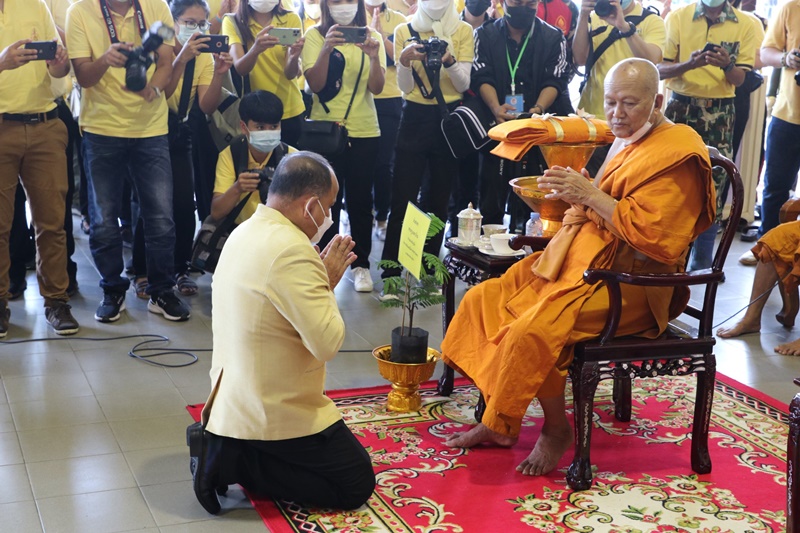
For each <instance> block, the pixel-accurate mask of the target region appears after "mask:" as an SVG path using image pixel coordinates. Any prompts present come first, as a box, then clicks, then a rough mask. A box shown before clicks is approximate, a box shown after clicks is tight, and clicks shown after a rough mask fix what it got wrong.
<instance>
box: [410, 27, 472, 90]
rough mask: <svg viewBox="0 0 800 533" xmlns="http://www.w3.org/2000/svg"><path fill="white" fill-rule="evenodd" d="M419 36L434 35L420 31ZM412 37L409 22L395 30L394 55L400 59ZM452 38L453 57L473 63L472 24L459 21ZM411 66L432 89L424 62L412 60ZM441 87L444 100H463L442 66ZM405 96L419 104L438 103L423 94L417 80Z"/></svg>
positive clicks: (427, 36)
mask: <svg viewBox="0 0 800 533" xmlns="http://www.w3.org/2000/svg"><path fill="white" fill-rule="evenodd" d="M419 36H420V38H422V39H423V40H427V39H429V38H431V37H433V32H420V34H419ZM410 38H411V32H410V31H409V29H408V24H401V25H399V26H398V27H397V28H396V29H395V30H394V57H396V58H398V59H399V58H400V54H401V53H402V52H403V48H405V47H406V45H407V44H408V43H407V42H406V41H408V40H409V39H410ZM451 40H452V41H453V42H452V43H449V44H450V50H451V53H452V54H453V59H455V60H456V61H458V62H459V63H460V62H462V61H469V62H470V63H472V60H473V58H474V57H475V39H474V38H473V36H472V26H470V25H469V24H468V23H466V22H464V21H463V20H462V21H459V23H458V29H457V30H456V32H455V33H454V34H453V37H452V39H451ZM411 66H412V67H413V68H414V70H416V71H417V74H418V75H419V77H420V79H421V80H422V81H423V83H425V89H427V90H430V88H431V87H430V84H429V83H428V75H427V74H426V73H425V68H424V67H423V66H422V62H421V61H412V62H411ZM439 87H440V88H441V89H442V96H444V101H445V102H447V103H448V104H450V103H452V102H456V101H458V100H461V96H462V95H461V93H460V92H458V91H457V90H456V88H455V87H453V82H452V81H450V76H448V75H447V69H446V68H444V67H442V70H441V73H440V74H439ZM403 98H405V99H406V100H408V101H409V102H414V103H417V104H423V105H438V103H437V102H436V99H435V98H432V99H430V100H428V99H426V98H425V97H424V96H422V93H421V92H419V87H417V84H416V82H414V89H412V91H411V92H410V93H408V94H403Z"/></svg>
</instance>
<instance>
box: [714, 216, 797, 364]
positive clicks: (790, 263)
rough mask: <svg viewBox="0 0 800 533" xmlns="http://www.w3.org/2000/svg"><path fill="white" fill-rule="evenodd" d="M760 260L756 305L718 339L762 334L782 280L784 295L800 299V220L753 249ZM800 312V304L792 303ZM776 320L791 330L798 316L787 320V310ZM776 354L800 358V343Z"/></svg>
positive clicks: (774, 230)
mask: <svg viewBox="0 0 800 533" xmlns="http://www.w3.org/2000/svg"><path fill="white" fill-rule="evenodd" d="M753 255H755V256H756V259H758V264H757V266H756V275H755V277H754V278H753V289H752V292H751V296H750V301H751V302H753V303H752V304H751V305H750V306H749V307H748V308H747V311H746V312H745V314H744V317H742V319H741V320H740V321H739V322H737V323H736V325H734V326H733V327H730V328H719V329H718V330H717V335H718V336H719V337H722V338H723V339H729V338H731V337H738V336H739V335H745V334H747V333H758V332H759V331H761V315H762V314H763V312H764V306H765V305H766V304H767V299H769V294H770V293H771V292H772V289H773V288H774V287H775V284H776V283H777V282H778V280H780V283H781V290H782V292H783V293H784V294H785V295H786V296H787V297H788V298H789V299H791V300H794V299H795V298H796V297H797V287H798V285H800V220H798V221H793V222H786V223H784V224H781V225H780V226H778V227H775V228H772V229H771V230H769V231H768V232H767V233H766V234H764V236H763V237H761V238H760V239H759V240H758V242H757V243H756V245H755V246H754V247H753ZM785 301H786V300H785ZM790 307H794V309H797V302H796V301H793V302H790ZM775 318H777V319H778V322H780V323H781V324H783V325H784V326H785V327H787V328H791V327H792V326H793V325H794V318H795V317H794V315H792V316H787V315H786V308H784V309H783V310H782V311H781V312H780V313H778V314H777V315H776V316H775ZM775 352H776V353H779V354H781V355H800V339H795V340H793V341H791V342H787V343H784V344H779V345H778V346H776V347H775Z"/></svg>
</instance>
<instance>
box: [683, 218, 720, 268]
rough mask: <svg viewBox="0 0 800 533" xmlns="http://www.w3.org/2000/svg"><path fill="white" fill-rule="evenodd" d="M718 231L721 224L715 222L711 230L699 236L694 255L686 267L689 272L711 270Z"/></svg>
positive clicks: (693, 247) (690, 257)
mask: <svg viewBox="0 0 800 533" xmlns="http://www.w3.org/2000/svg"><path fill="white" fill-rule="evenodd" d="M718 231H719V222H714V223H713V224H711V227H710V228H708V229H707V230H705V231H704V232H703V233H701V234H700V235H698V236H697V239H695V241H694V245H693V246H692V253H691V255H690V256H689V264H688V265H687V267H686V271H687V272H691V271H693V270H703V269H705V268H711V262H712V261H713V260H714V242H715V241H716V238H717V232H718Z"/></svg>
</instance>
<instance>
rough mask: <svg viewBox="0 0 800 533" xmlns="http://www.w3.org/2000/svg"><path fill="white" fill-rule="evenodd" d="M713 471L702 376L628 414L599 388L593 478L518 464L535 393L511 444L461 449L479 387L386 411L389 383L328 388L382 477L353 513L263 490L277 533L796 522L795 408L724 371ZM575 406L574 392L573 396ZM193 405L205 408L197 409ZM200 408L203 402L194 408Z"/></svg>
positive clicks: (633, 531)
mask: <svg viewBox="0 0 800 533" xmlns="http://www.w3.org/2000/svg"><path fill="white" fill-rule="evenodd" d="M717 378H718V380H717V386H716V391H715V396H714V408H713V416H712V420H711V430H710V436H709V446H710V449H711V459H712V462H713V470H712V472H711V473H710V474H705V475H697V474H695V473H694V472H692V470H691V466H690V461H689V453H690V450H689V447H690V440H691V419H692V412H693V409H694V386H695V379H694V377H684V378H658V379H647V380H636V381H634V384H633V410H632V417H631V421H630V422H629V423H624V422H619V421H617V420H616V419H615V418H614V416H613V411H614V407H613V403H612V400H611V393H612V391H611V382H610V381H609V382H603V383H601V385H600V387H599V388H598V391H597V395H596V397H595V420H594V422H595V426H594V430H593V433H592V465H593V468H595V469H596V470H595V479H594V483H593V485H592V487H591V489H589V490H587V491H582V492H575V491H572V490H570V489H569V487H567V485H566V482H565V479H564V478H565V472H566V468H567V466H568V465H569V463H570V461H571V459H572V451H571V450H570V451H569V452H567V454H566V456H565V457H564V458H562V460H561V462H560V463H559V466H558V468H557V469H556V470H555V471H554V472H551V473H550V474H549V475H547V476H543V477H538V478H536V477H526V476H523V475H522V474H520V473H518V472H516V471H515V467H516V465H518V464H519V463H520V462H521V461H522V460H523V459H524V458H525V457H526V456H527V454H528V453H529V452H530V450H531V449H532V447H533V444H534V443H535V441H536V437H537V436H538V434H539V432H540V428H541V421H542V419H541V411H540V410H539V408H538V405H537V403H536V402H535V401H534V403H533V404H531V406H530V407H529V409H528V413H527V416H526V419H525V421H524V422H523V428H522V434H521V436H520V441H519V442H518V443H517V445H516V446H514V447H513V448H510V449H509V448H499V447H492V446H481V447H477V448H474V449H472V450H464V449H452V448H447V447H445V446H444V445H443V444H442V442H443V440H444V438H445V436H446V435H448V434H450V433H453V432H456V431H463V430H465V429H467V428H468V427H469V426H471V425H472V424H474V418H473V406H474V405H475V402H476V400H477V396H478V392H477V390H476V389H475V388H474V387H473V386H471V385H469V384H467V383H465V382H461V384H460V385H459V386H457V387H456V389H455V391H454V392H453V395H452V396H451V397H450V398H445V397H440V396H437V395H436V392H435V390H433V388H432V385H431V386H430V387H431V388H428V389H426V390H423V391H422V394H423V408H422V410H421V411H420V412H414V413H407V414H395V413H390V412H387V411H386V409H385V405H386V393H387V392H388V387H387V388H372V389H361V390H350V391H334V392H331V393H330V396H331V398H333V399H334V401H335V402H336V404H337V406H338V407H339V410H340V411H341V413H342V416H343V418H344V420H345V421H346V422H347V424H348V426H349V427H350V428H351V430H352V431H353V433H354V434H355V435H356V436H357V437H358V438H359V440H360V441H361V442H362V443H363V444H364V446H365V447H367V449H368V450H369V452H370V455H371V457H372V461H373V465H374V467H375V472H376V478H377V487H376V490H375V493H374V494H373V496H372V498H371V499H370V500H369V502H368V503H367V504H366V505H365V506H363V507H362V508H360V509H358V510H356V511H352V512H337V511H331V510H326V509H313V508H311V509H310V508H304V507H302V506H300V505H297V504H295V503H292V502H284V501H273V500H271V499H259V498H252V499H253V503H254V505H255V507H256V508H257V510H258V512H259V513H260V514H261V516H262V517H263V518H264V521H265V523H266V525H267V526H268V527H269V529H270V531H272V532H273V533H284V532H309V533H313V532H319V533H323V532H324V533H334V532H335V533H358V532H367V533H384V532H387V533H388V532H392V533H395V532H397V533H400V532H420V533H428V532H453V533H460V532H464V533H472V532H476V533H484V532H488V533H495V532H497V533H505V532H515V531H532V532H537V531H543V532H552V533H562V532H572V531H576V532H581V533H651V532H680V533H728V532H731V533H762V532H764V533H766V532H775V533H778V532H783V531H785V521H786V511H785V508H786V473H785V468H786V436H787V415H786V413H787V407H786V405H785V404H780V403H779V402H777V401H775V400H773V399H771V398H769V397H766V396H764V395H762V394H760V393H758V392H756V391H754V390H752V389H750V388H748V387H746V386H744V385H740V384H738V383H736V382H734V381H732V380H730V379H728V378H726V377H725V376H721V375H719V374H718V375H717ZM569 404H570V401H569V398H568V405H569ZM191 407H195V406H191ZM190 410H193V409H190Z"/></svg>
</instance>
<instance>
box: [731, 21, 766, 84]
mask: <svg viewBox="0 0 800 533" xmlns="http://www.w3.org/2000/svg"><path fill="white" fill-rule="evenodd" d="M736 15H737V17H738V18H739V24H744V25H746V26H747V29H746V30H745V32H744V34H743V35H742V40H741V43H740V44H739V56H738V57H737V58H736V66H737V67H742V68H745V69H748V70H751V69H752V68H753V65H755V64H756V49H758V47H759V46H761V41H762V39H761V36H760V33H761V32H758V33H756V28H755V25H754V24H753V19H752V18H750V15H749V14H747V13H744V12H741V11H737V13H736ZM759 26H760V24H759Z"/></svg>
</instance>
